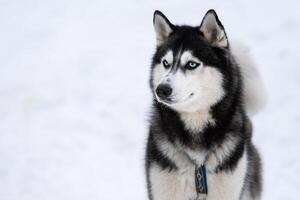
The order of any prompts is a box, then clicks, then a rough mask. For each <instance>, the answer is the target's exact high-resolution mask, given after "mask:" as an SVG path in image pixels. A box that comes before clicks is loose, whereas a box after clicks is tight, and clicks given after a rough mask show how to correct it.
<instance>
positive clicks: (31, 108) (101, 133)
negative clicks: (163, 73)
mask: <svg viewBox="0 0 300 200" xmlns="http://www.w3.org/2000/svg"><path fill="white" fill-rule="evenodd" d="M210 8H214V9H216V11H217V12H218V14H219V17H220V19H221V21H222V22H223V24H224V26H225V28H226V31H227V34H228V36H229V38H239V39H240V40H242V41H244V42H246V43H247V44H248V45H249V47H250V48H251V54H252V55H253V57H254V58H255V60H256V62H257V64H258V66H259V68H260V71H261V74H262V76H263V77H264V80H265V83H266V85H267V88H268V91H269V103H268V106H267V107H266V109H265V110H263V111H262V112H261V113H260V114H259V115H257V116H255V117H254V127H255V129H254V142H255V144H256V145H257V147H258V148H259V150H260V152H261V154H262V158H263V163H264V193H263V197H264V198H263V199H269V200H279V199H280V200H282V199H284V200H296V199H298V200H299V199H300V197H299V193H298V192H299V189H300V133H299V128H300V114H299V111H300V110H299V102H300V93H299V83H300V66H299V65H300V11H299V10H300V2H299V1H298V0H285V1H274V0H266V1H261V0H252V1H238V0H235V1H213V0H206V1H203V0H202V1H200V0H197V1H196V0H194V1H190V0H186V1H174V0H172V1H171V0H167V1H151V2H149V1H138V0H122V1H121V0H120V1H110V0H88V1H75V0H73V1H72V0H69V1H68V0H53V1H45V0H44V1H33V0H32V1H30V0H19V1H17V0H1V1H0V200H48V199H51V200H83V199H84V200H96V199H97V200H115V199H122V200H134V199H136V200H137V199H146V190H145V178H144V168H143V167H144V161H143V159H144V158H143V156H144V148H145V141H146V136H147V115H148V113H149V107H150V102H151V95H150V91H149V88H148V75H149V74H148V73H149V65H150V59H151V56H152V54H153V52H154V48H155V39H154V31H153V27H152V15H153V11H154V10H155V9H160V10H162V11H163V12H164V13H165V14H166V15H167V16H168V18H169V19H170V20H171V21H172V22H173V23H176V24H184V23H186V24H191V25H199V24H200V22H201V20H202V17H203V15H204V14H205V12H206V11H207V10H208V9H210Z"/></svg>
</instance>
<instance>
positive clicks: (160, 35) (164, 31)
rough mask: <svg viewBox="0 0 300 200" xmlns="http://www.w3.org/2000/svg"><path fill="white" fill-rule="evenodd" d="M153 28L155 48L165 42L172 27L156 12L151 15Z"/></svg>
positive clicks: (160, 13)
mask: <svg viewBox="0 0 300 200" xmlns="http://www.w3.org/2000/svg"><path fill="white" fill-rule="evenodd" d="M153 26H154V29H155V33H156V42H157V46H159V45H160V44H162V43H163V42H165V41H166V40H167V39H168V37H169V36H170V34H171V33H172V32H173V31H174V25H173V24H171V22H170V21H169V20H168V18H167V17H166V16H165V15H164V14H163V13H162V12H160V11H158V10H156V11H155V12H154V14H153Z"/></svg>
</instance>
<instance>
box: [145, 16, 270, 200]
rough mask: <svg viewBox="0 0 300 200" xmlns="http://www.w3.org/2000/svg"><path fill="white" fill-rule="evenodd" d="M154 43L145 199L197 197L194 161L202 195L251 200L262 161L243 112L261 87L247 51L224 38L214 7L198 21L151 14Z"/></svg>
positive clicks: (258, 100)
mask: <svg viewBox="0 0 300 200" xmlns="http://www.w3.org/2000/svg"><path fill="white" fill-rule="evenodd" d="M153 23H154V28H155V32H156V41H157V48H156V52H155V54H154V56H153V60H152V67H151V78H150V86H151V90H152V93H153V97H154V98H153V108H152V115H151V120H150V131H149V137H148V142H147V150H146V175H147V186H148V195H149V199H150V200H195V199H197V194H196V189H195V177H194V164H193V162H192V161H191V160H193V161H195V162H196V163H197V164H198V165H201V164H205V165H206V168H207V171H208V172H207V181H208V195H207V198H206V199H207V200H238V199H241V200H254V199H260V195H261V187H262V186H261V185H262V182H261V164H260V158H259V155H258V152H257V150H256V149H255V147H254V146H253V144H252V142H251V135H252V128H251V122H250V120H249V117H248V114H249V113H251V112H252V111H253V112H255V111H257V110H258V109H259V108H261V107H262V106H263V103H264V98H263V97H264V92H263V90H262V89H261V90H260V88H263V85H262V82H261V80H260V78H259V74H258V73H257V71H256V69H255V67H254V66H253V63H252V61H251V60H250V59H249V57H248V56H247V54H246V50H245V48H240V47H233V45H232V44H230V43H229V41H228V38H227V35H226V32H225V30H224V27H223V25H222V24H221V22H220V21H219V19H218V17H217V14H216V12H215V11H214V10H209V11H208V12H207V13H206V15H205V16H204V18H203V20H202V23H201V25H200V26H197V27H191V26H177V25H173V24H172V23H171V22H170V21H169V20H168V19H167V18H166V17H165V16H164V15H163V14H162V13H161V12H160V11H155V13H154V20H153Z"/></svg>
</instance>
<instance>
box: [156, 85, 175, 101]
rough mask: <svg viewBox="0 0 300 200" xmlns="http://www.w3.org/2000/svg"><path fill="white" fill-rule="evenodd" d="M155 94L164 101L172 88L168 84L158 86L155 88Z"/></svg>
mask: <svg viewBox="0 0 300 200" xmlns="http://www.w3.org/2000/svg"><path fill="white" fill-rule="evenodd" d="M156 94H157V96H158V97H159V98H161V99H166V98H167V97H168V96H170V95H171V94H172V88H171V87H170V85H168V84H160V85H158V87H157V88H156Z"/></svg>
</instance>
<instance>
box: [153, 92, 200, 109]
mask: <svg viewBox="0 0 300 200" xmlns="http://www.w3.org/2000/svg"><path fill="white" fill-rule="evenodd" d="M194 95H195V93H193V92H192V93H190V94H189V95H188V96H187V97H185V98H183V100H179V101H173V100H172V98H166V99H160V98H159V97H158V96H157V95H156V99H157V101H158V102H160V103H163V104H166V105H168V106H174V105H180V104H184V103H186V102H187V101H189V100H190V99H191V98H192V97H193V96H194Z"/></svg>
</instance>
